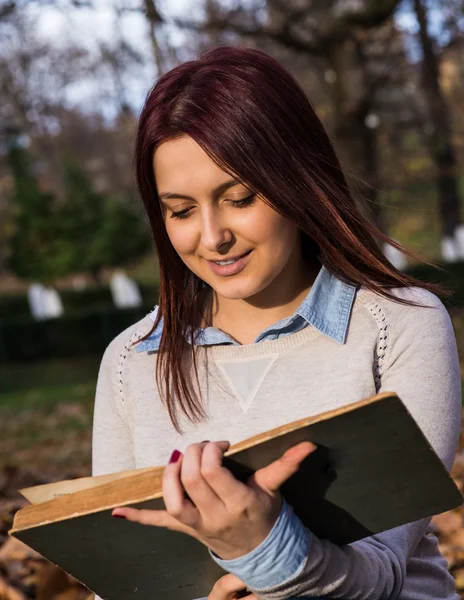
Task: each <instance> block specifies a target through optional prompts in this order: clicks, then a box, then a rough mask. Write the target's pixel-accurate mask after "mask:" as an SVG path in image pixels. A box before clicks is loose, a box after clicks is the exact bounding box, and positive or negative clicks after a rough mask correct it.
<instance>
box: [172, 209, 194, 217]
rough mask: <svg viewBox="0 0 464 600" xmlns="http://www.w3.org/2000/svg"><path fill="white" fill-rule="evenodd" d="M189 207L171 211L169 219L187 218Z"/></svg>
mask: <svg viewBox="0 0 464 600" xmlns="http://www.w3.org/2000/svg"><path fill="white" fill-rule="evenodd" d="M190 210H191V208H184V210H179V211H178V212H174V211H173V212H172V214H171V216H170V217H169V218H170V219H187V217H188V215H189V212H190Z"/></svg>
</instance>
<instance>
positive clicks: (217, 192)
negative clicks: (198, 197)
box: [159, 179, 242, 201]
mask: <svg viewBox="0 0 464 600" xmlns="http://www.w3.org/2000/svg"><path fill="white" fill-rule="evenodd" d="M241 184H242V182H241V181H237V180H236V179H229V180H228V181H225V182H224V183H221V184H220V185H218V186H217V187H215V188H214V190H213V192H212V195H213V196H216V197H217V196H220V195H221V194H223V193H224V192H225V191H226V190H228V189H229V188H231V187H234V186H235V185H241ZM169 198H180V199H182V200H193V201H195V198H193V197H192V196H187V195H186V194H178V193H177V192H163V193H162V194H159V199H160V200H161V201H163V200H167V199H169Z"/></svg>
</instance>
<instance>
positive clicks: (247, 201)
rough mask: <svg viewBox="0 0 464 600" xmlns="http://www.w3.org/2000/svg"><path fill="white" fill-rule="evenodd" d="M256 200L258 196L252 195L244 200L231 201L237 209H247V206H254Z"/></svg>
mask: <svg viewBox="0 0 464 600" xmlns="http://www.w3.org/2000/svg"><path fill="white" fill-rule="evenodd" d="M255 200H256V194H251V196H247V197H246V198H242V200H230V203H231V204H232V205H233V206H235V207H236V208H246V207H247V206H251V205H252V204H254V202H255Z"/></svg>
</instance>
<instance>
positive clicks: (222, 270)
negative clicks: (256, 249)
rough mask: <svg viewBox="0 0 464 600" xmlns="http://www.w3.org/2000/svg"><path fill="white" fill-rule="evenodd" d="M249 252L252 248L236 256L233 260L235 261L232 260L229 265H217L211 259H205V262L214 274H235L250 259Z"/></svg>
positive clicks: (225, 275) (224, 275)
mask: <svg viewBox="0 0 464 600" xmlns="http://www.w3.org/2000/svg"><path fill="white" fill-rule="evenodd" d="M251 253H252V250H250V251H248V252H246V253H245V254H242V255H241V256H240V257H238V258H237V259H236V260H235V262H233V263H231V264H229V265H218V264H217V263H216V262H215V261H213V260H207V261H206V262H207V263H208V267H209V268H210V269H211V271H212V272H213V273H214V274H215V275H220V276H222V277H228V276H230V275H236V274H237V273H239V272H240V271H241V270H242V269H243V268H244V267H245V265H246V264H247V263H248V261H249V259H250V255H251ZM222 260H232V257H231V258H227V259H222Z"/></svg>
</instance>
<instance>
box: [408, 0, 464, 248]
mask: <svg viewBox="0 0 464 600" xmlns="http://www.w3.org/2000/svg"><path fill="white" fill-rule="evenodd" d="M413 2H414V10H415V13H416V17H417V21H418V23H419V39H420V44H421V48H422V85H423V90H424V95H425V100H426V105H427V117H428V119H427V121H428V124H429V127H428V130H427V134H428V135H427V140H428V147H429V150H430V154H431V156H432V159H433V162H434V164H435V167H436V178H437V179H436V181H437V188H438V204H439V209H440V216H441V221H442V232H443V236H444V237H445V238H450V239H451V240H452V239H453V238H454V236H455V232H456V229H457V228H458V226H459V225H460V224H461V222H462V220H461V207H460V201H461V199H460V195H459V188H458V167H457V160H456V153H455V149H454V146H453V141H452V130H451V114H450V107H449V106H448V104H447V101H446V98H445V95H444V94H443V91H442V88H441V84H440V76H439V75H440V74H439V70H440V64H439V56H438V53H437V52H436V49H435V44H434V40H433V38H432V36H431V34H430V31H429V29H430V28H429V24H428V21H429V19H428V14H427V7H426V5H425V3H424V2H423V0H413ZM451 23H452V25H451V26H452V28H453V29H454V28H455V27H456V25H455V22H454V21H451ZM454 35H456V33H455V32H454ZM454 35H453V36H452V37H454Z"/></svg>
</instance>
